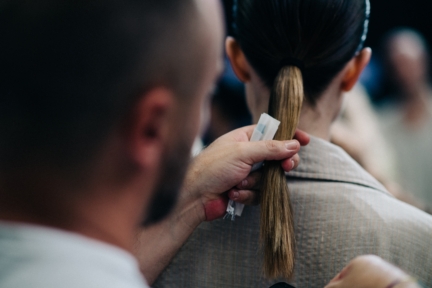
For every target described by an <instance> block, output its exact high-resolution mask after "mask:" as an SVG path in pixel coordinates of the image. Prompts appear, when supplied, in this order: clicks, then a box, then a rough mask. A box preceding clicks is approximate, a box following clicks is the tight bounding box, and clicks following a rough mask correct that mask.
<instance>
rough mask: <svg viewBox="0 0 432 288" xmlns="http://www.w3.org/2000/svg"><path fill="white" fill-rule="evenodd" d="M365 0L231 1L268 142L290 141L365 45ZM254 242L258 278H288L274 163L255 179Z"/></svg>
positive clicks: (289, 215) (283, 196) (283, 208)
mask: <svg viewBox="0 0 432 288" xmlns="http://www.w3.org/2000/svg"><path fill="white" fill-rule="evenodd" d="M369 12H370V5H369V0H238V1H236V2H235V4H234V14H235V15H234V37H235V38H236V40H237V41H238V42H239V44H240V47H241V48H242V50H243V52H244V54H245V56H246V58H247V59H248V61H249V62H250V63H251V65H252V66H253V68H254V69H255V71H256V72H257V73H258V75H259V76H260V78H261V79H262V80H263V81H264V83H265V84H266V85H267V87H269V88H271V95H270V101H269V109H268V112H269V114H270V115H271V116H273V117H275V118H276V119H278V120H279V121H280V122H281V124H280V126H279V130H278V132H277V133H276V135H275V139H276V140H288V139H292V138H293V137H294V133H295V130H296V128H297V125H298V123H299V119H300V112H301V108H302V105H303V100H304V98H306V100H307V101H308V102H309V103H310V104H312V105H314V104H315V103H316V100H317V98H318V97H319V95H320V93H321V92H323V91H324V90H325V89H326V88H327V86H328V85H329V84H330V82H331V80H332V79H333V78H334V77H335V76H336V74H337V73H338V72H339V71H341V70H342V68H343V67H344V66H345V65H346V63H347V62H348V61H349V60H350V59H352V57H353V56H354V55H355V54H356V53H357V52H358V51H360V50H361V48H362V47H363V43H364V41H365V39H366V34H367V29H368V21H369V20H368V18H369ZM261 195H262V196H261V220H260V223H261V228H260V230H261V231H260V237H261V242H262V244H263V247H264V272H265V274H266V275H267V276H268V277H270V278H277V277H281V276H282V277H285V278H290V277H291V276H292V275H293V272H294V265H295V263H294V256H295V235H294V222H293V221H294V220H293V211H292V207H291V203H290V199H289V191H288V186H287V185H286V179H285V173H284V171H283V170H282V168H281V166H280V163H278V162H275V161H270V162H267V163H266V165H265V166H264V171H263V186H262V193H261Z"/></svg>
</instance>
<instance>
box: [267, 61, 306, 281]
mask: <svg viewBox="0 0 432 288" xmlns="http://www.w3.org/2000/svg"><path fill="white" fill-rule="evenodd" d="M303 98H304V88H303V76H302V72H301V70H300V68H298V67H296V66H285V67H283V68H282V69H281V70H280V72H279V74H278V76H277V78H276V80H275V84H274V86H273V89H272V93H271V96H270V103H269V114H270V115H271V116H273V117H274V118H276V119H278V120H279V121H281V124H280V126H279V130H278V132H277V134H276V136H275V139H276V140H291V139H293V137H294V134H295V131H296V129H297V126H298V123H299V118H300V112H301V108H302V104H303ZM263 177H264V178H263V179H264V183H263V190H262V198H261V233H260V234H261V241H262V244H263V246H264V272H265V274H266V276H267V277H270V278H278V277H284V278H291V277H292V275H293V272H294V257H295V234H294V219H293V211H292V208H291V203H290V199H289V191H288V186H287V182H286V178H285V172H284V171H283V169H282V167H281V165H280V162H277V161H269V162H266V164H265V166H264V175H263Z"/></svg>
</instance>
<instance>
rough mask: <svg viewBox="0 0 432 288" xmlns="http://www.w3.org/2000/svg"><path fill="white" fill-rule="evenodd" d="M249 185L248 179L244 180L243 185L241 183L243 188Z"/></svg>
mask: <svg viewBox="0 0 432 288" xmlns="http://www.w3.org/2000/svg"><path fill="white" fill-rule="evenodd" d="M247 185H248V181H247V179H245V180H243V181H242V183H241V186H242V188H245V187H247Z"/></svg>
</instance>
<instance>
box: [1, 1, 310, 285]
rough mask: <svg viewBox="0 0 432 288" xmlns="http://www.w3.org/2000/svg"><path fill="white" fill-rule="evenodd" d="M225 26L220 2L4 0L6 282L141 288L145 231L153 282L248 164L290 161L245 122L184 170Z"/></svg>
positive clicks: (288, 149) (218, 209)
mask: <svg viewBox="0 0 432 288" xmlns="http://www.w3.org/2000/svg"><path fill="white" fill-rule="evenodd" d="M221 26H222V25H221V19H220V11H219V7H218V6H217V1H200V2H198V1H194V0H181V1H176V0H157V1H132V0H123V1H114V0H105V1H97V0H92V1H79V0H78V1H77V0H73V1H72V0H71V1H57V0H40V1H19V0H17V1H0V35H2V45H1V46H0V63H1V65H0V79H1V82H0V83H1V84H0V219H1V222H0V287H2V288H11V287H35V288H38V287H43V288H50V287H62V288H69V287H70V288H72V287H80V288H86V287H104V288H109V287H125V288H126V287H128V288H135V287H136V288H138V287H147V284H146V281H145V280H144V278H143V277H142V275H141V273H140V270H139V267H138V264H137V261H136V260H135V258H134V257H133V256H132V254H131V253H132V251H133V248H134V247H133V246H134V243H135V241H136V232H137V228H138V227H139V226H140V225H141V224H144V225H146V226H147V227H149V228H148V230H146V231H144V232H143V235H142V237H141V240H142V241H146V240H145V239H146V237H147V239H148V240H147V241H148V244H147V245H145V246H146V247H149V249H148V250H147V251H146V252H145V249H144V250H141V251H144V252H145V253H146V255H148V259H149V261H148V263H150V264H149V267H144V268H143V269H144V270H145V271H147V272H148V273H149V275H150V276H151V277H155V276H156V275H157V274H158V271H160V270H161V269H163V266H164V265H166V264H167V262H169V259H170V257H172V255H173V254H175V252H176V251H177V249H178V248H179V247H180V246H181V245H182V243H183V242H184V241H185V239H186V238H187V237H188V236H189V235H190V233H191V232H192V231H193V229H194V228H195V227H196V226H197V225H198V224H200V223H201V222H202V221H205V220H212V219H215V218H219V217H221V216H222V215H223V214H224V209H225V207H226V206H225V205H226V199H225V198H224V197H226V196H223V193H224V192H226V191H230V190H231V188H232V187H235V186H236V185H237V184H238V183H240V182H242V181H243V180H244V179H245V178H246V177H247V176H248V174H249V172H250V170H251V167H252V165H253V164H254V163H255V162H260V161H263V160H282V159H288V160H285V161H284V162H282V166H283V167H284V169H286V170H290V169H292V168H293V167H294V166H296V165H297V163H298V156H295V157H294V158H293V159H290V158H291V157H293V156H294V155H295V154H296V152H297V151H298V149H299V143H298V142H296V141H287V142H276V141H269V142H266V143H249V142H248V139H249V137H250V134H251V133H252V130H253V127H247V128H244V129H240V130H237V131H234V132H232V133H230V134H228V135H226V136H224V137H222V138H221V139H219V140H218V141H217V142H215V143H214V144H213V145H212V146H210V147H209V148H208V149H206V151H205V152H204V153H203V154H202V155H201V156H200V157H198V158H197V159H195V160H194V162H193V163H192V165H191V167H190V168H189V169H186V168H187V164H188V163H187V162H188V160H189V155H190V147H191V145H192V142H193V140H194V138H195V135H196V132H197V130H198V126H199V116H200V115H199V111H200V106H201V105H202V102H203V99H204V97H205V96H206V94H207V93H208V92H209V91H210V89H211V87H212V85H213V83H214V81H215V79H216V78H217V76H218V73H219V71H220V69H221V67H220V65H221V62H220V60H221V55H222V45H221V43H222V37H223V35H222V34H223V33H222V31H223V29H222V27H221ZM209 31H211V32H212V33H209ZM299 137H300V138H303V141H300V142H307V139H306V138H307V137H305V136H304V135H303V137H302V136H301V135H300V136H299ZM305 139H306V140H305ZM300 140H301V139H300ZM186 172H187V173H186ZM185 175H186V180H185V182H184V184H183V188H182V189H179V188H180V186H181V184H182V181H183V178H184V176H185ZM244 183H246V182H244ZM243 188H244V189H237V190H231V191H230V192H229V195H230V196H231V198H233V199H235V200H237V201H240V202H245V203H247V202H250V201H251V199H252V195H253V193H252V192H251V191H250V190H248V189H249V188H250V187H249V188H248V187H243ZM177 190H180V191H181V192H180V194H179V195H180V197H179V201H178V204H177V205H176V206H175V205H174V204H175V203H176V198H177ZM173 207H175V208H174V210H173V213H171V214H170V216H167V215H169V212H170V211H171V210H172V209H171V208H173ZM156 222H159V224H158V225H154V223H156ZM167 235H169V236H170V237H167ZM146 243H147V242H146ZM155 243H157V244H158V246H157V248H153V247H156V246H152V245H154V244H155ZM145 257H146V256H145V255H141V258H145ZM151 263H153V264H151Z"/></svg>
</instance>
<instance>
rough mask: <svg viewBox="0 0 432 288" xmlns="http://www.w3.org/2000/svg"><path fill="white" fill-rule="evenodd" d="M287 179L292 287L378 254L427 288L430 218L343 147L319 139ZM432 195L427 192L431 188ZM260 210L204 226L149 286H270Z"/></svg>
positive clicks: (318, 282)
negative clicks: (291, 211)
mask: <svg viewBox="0 0 432 288" xmlns="http://www.w3.org/2000/svg"><path fill="white" fill-rule="evenodd" d="M300 157H301V159H302V162H301V165H300V166H299V168H298V169H297V170H296V171H294V172H291V173H289V175H288V177H287V181H288V186H289V189H290V194H291V200H292V205H293V209H294V217H295V231H296V240H297V255H296V268H295V278H294V280H293V281H291V283H292V284H294V285H295V286H296V287H297V288H299V287H300V288H302V287H317V288H318V287H319V288H322V287H324V286H325V284H326V283H327V282H329V281H330V280H331V279H332V278H333V277H334V276H335V275H336V274H337V273H338V272H340V271H341V269H342V268H343V267H344V266H345V265H346V264H348V262H349V261H350V260H351V259H353V258H354V257H356V256H359V255H364V254H375V255H379V256H381V257H383V258H384V259H386V260H388V261H390V262H392V263H394V264H396V265H398V266H400V267H401V268H403V269H404V270H406V271H407V272H409V273H411V274H412V275H413V276H416V277H418V278H419V279H420V280H422V281H423V282H424V283H425V284H427V285H429V286H431V287H432V217H431V216H430V215H428V214H426V213H424V212H422V211H420V210H418V209H416V208H414V207H412V206H409V205H407V204H405V203H402V202H400V201H398V200H396V199H395V198H394V197H392V196H391V195H390V194H389V193H388V192H386V190H385V189H384V187H383V186H382V185H381V184H379V183H378V182H377V181H376V180H375V179H374V178H373V177H372V176H370V175H369V174H368V173H367V172H365V171H364V170H363V169H362V168H361V167H360V166H359V165H358V164H357V163H356V162H355V161H354V160H352V159H351V158H350V157H349V156H348V155H347V154H346V153H345V152H344V151H343V150H342V149H340V148H338V147H336V146H334V145H332V144H330V143H328V142H326V141H323V140H320V139H317V138H313V139H312V140H311V143H310V144H309V145H308V146H307V147H305V148H302V151H301V152H300ZM431 191H432V187H431ZM259 213H260V211H259V207H247V208H246V209H245V211H244V214H243V216H242V217H241V218H238V219H237V220H236V222H231V221H228V220H218V221H214V222H212V223H204V224H202V225H200V227H199V228H198V229H197V230H196V231H195V232H194V234H193V235H192V236H191V238H190V239H189V241H188V242H187V243H186V244H185V245H184V247H183V248H182V249H181V251H180V252H179V253H178V255H177V256H176V257H175V259H174V260H173V261H172V263H171V265H169V267H168V268H167V269H166V270H165V271H164V272H163V274H162V275H161V276H160V277H159V279H158V280H157V282H156V283H155V285H154V287H197V288H198V287H199V288H203V287H209V288H210V287H211V288H219V287H229V288H240V287H244V288H246V287H247V288H251V287H262V288H264V287H269V286H270V285H272V284H274V283H277V282H278V281H276V280H274V281H271V280H267V279H265V277H264V276H263V274H262V268H261V265H262V255H261V251H260V243H259ZM286 282H288V281H286Z"/></svg>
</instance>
